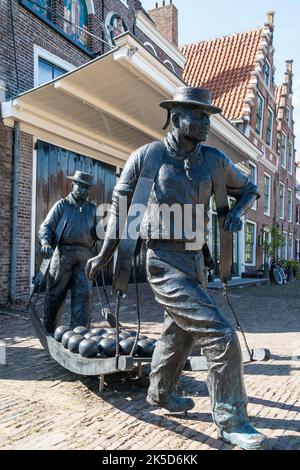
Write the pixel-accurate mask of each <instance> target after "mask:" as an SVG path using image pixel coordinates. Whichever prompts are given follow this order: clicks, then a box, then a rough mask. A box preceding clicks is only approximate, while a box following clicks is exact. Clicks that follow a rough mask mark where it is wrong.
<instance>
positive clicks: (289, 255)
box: [288, 233, 294, 259]
mask: <svg viewBox="0 0 300 470" xmlns="http://www.w3.org/2000/svg"><path fill="white" fill-rule="evenodd" d="M288 257H289V259H294V247H293V234H292V233H289V251H288Z"/></svg>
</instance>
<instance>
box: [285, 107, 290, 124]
mask: <svg viewBox="0 0 300 470" xmlns="http://www.w3.org/2000/svg"><path fill="white" fill-rule="evenodd" d="M285 120H286V123H287V125H288V126H290V122H291V110H290V108H286V110H285Z"/></svg>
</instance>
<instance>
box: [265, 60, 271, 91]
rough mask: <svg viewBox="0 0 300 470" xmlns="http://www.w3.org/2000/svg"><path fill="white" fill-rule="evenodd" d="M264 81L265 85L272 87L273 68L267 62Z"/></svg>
mask: <svg viewBox="0 0 300 470" xmlns="http://www.w3.org/2000/svg"><path fill="white" fill-rule="evenodd" d="M264 79H265V84H266V85H267V86H270V79H271V66H270V64H269V62H268V61H267V60H266V62H265V67H264Z"/></svg>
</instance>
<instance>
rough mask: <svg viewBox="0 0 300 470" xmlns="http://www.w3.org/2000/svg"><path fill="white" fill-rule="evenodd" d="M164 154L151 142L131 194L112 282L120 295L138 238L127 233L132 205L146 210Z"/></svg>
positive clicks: (161, 147) (157, 144)
mask: <svg viewBox="0 0 300 470" xmlns="http://www.w3.org/2000/svg"><path fill="white" fill-rule="evenodd" d="M164 152H165V145H164V143H163V142H161V141H158V142H153V143H152V144H150V145H149V147H148V149H147V151H146V156H145V159H144V162H143V166H142V169H141V172H140V175H139V178H138V181H137V184H136V187H135V191H134V193H133V197H132V201H131V204H130V207H129V210H128V215H127V219H126V223H125V227H124V230H123V233H122V237H121V241H120V243H119V247H118V256H117V262H116V267H115V271H114V280H113V288H114V289H115V290H116V291H121V292H122V293H125V292H126V291H127V289H128V283H129V278H130V272H131V265H132V258H133V257H134V254H135V250H136V246H137V243H138V237H136V238H131V237H130V234H129V232H128V228H129V226H130V223H131V221H132V220H133V219H134V218H135V217H136V213H135V212H134V211H132V210H131V209H132V207H133V206H134V205H136V204H139V205H142V206H143V207H144V208H145V210H146V207H147V204H148V201H149V197H150V193H151V190H152V187H153V184H154V180H155V177H156V175H157V173H158V170H159V168H160V166H161V163H162V159H163V155H164Z"/></svg>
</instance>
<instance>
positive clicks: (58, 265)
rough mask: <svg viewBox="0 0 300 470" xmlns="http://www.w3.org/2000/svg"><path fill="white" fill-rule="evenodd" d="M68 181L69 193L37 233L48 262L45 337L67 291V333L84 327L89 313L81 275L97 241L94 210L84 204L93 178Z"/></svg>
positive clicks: (78, 175)
mask: <svg viewBox="0 0 300 470" xmlns="http://www.w3.org/2000/svg"><path fill="white" fill-rule="evenodd" d="M68 178H69V179H71V180H72V181H73V183H72V192H71V193H70V194H69V195H68V196H67V197H66V198H64V199H61V200H60V201H58V202H56V204H54V206H53V207H52V208H51V210H50V212H49V213H48V215H47V217H46V219H45V220H44V222H43V223H42V224H41V227H40V231H39V240H40V243H41V246H42V248H41V252H42V254H43V255H44V257H46V258H51V262H50V267H49V273H48V279H47V287H46V295H45V305H44V313H43V317H42V321H43V324H44V326H45V328H46V330H47V331H48V332H49V333H53V332H54V330H55V328H56V326H57V324H58V321H59V318H60V316H61V313H62V310H63V307H64V303H65V299H66V296H67V292H68V289H71V325H70V328H71V329H73V328H75V327H76V326H87V325H88V323H89V321H90V317H91V311H92V282H91V281H90V280H89V279H88V278H87V277H86V275H85V265H86V262H87V260H88V259H89V258H90V257H91V256H93V247H94V246H95V241H96V239H97V237H96V206H95V204H93V203H91V202H89V201H88V200H87V199H88V196H89V193H90V189H91V186H92V181H93V175H90V174H89V173H85V172H82V171H76V172H75V175H74V176H72V177H69V176H68ZM54 247H55V249H54Z"/></svg>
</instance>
